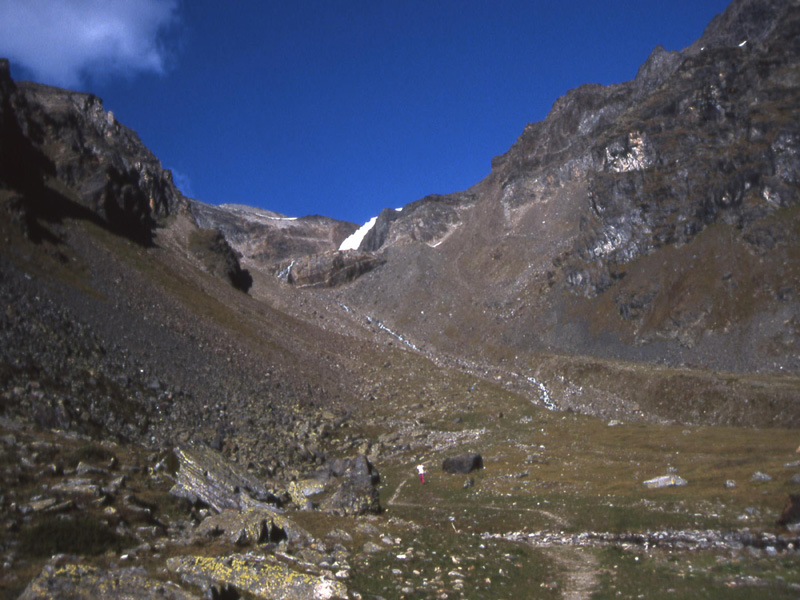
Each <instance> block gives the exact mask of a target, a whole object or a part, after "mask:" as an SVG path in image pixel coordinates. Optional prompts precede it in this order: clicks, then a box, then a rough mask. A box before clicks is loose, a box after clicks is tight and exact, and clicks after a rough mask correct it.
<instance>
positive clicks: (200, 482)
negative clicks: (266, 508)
mask: <svg viewBox="0 0 800 600" xmlns="http://www.w3.org/2000/svg"><path fill="white" fill-rule="evenodd" d="M167 463H168V468H169V469H170V471H171V472H172V473H173V475H172V476H173V478H174V480H175V485H174V486H173V488H172V490H171V493H172V494H173V495H175V496H178V497H180V498H186V499H188V500H189V501H191V502H196V501H198V500H199V501H201V502H203V503H204V504H207V505H208V506H210V507H211V508H213V509H214V510H215V511H217V512H222V511H224V510H226V509H236V510H242V509H245V508H250V507H253V506H258V505H259V504H258V503H259V502H273V501H274V500H275V496H274V495H273V494H272V493H271V492H270V491H269V490H267V488H266V486H264V484H263V483H261V482H260V481H258V480H257V479H255V478H254V477H252V476H251V475H249V474H248V473H247V472H245V471H244V470H242V469H240V468H238V467H237V466H236V465H234V464H233V463H230V462H228V461H227V460H225V458H224V457H223V456H222V455H221V454H219V453H218V452H215V451H214V450H211V449H210V448H207V447H205V446H199V445H198V446H187V447H184V448H177V449H175V451H174V453H173V454H172V455H170V456H169V457H168V459H167ZM254 501H255V502H254Z"/></svg>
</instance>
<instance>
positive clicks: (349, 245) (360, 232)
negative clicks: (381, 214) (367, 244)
mask: <svg viewBox="0 0 800 600" xmlns="http://www.w3.org/2000/svg"><path fill="white" fill-rule="evenodd" d="M377 220H378V217H372V218H371V219H370V220H369V221H367V222H366V223H364V224H363V225H362V226H361V227H359V228H358V229H356V230H355V231H354V232H353V233H351V234H350V237H348V238H346V239H345V240H344V241H343V242H342V243H341V245H340V246H339V250H358V247H359V246H360V245H361V242H362V241H364V236H366V235H367V234H368V233H369V230H370V229H372V228H373V227H374V226H375V221H377Z"/></svg>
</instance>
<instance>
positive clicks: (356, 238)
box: [339, 208, 403, 251]
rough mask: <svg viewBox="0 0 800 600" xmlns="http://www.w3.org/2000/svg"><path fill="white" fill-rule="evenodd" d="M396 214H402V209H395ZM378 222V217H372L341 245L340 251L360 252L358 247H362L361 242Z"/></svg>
mask: <svg viewBox="0 0 800 600" xmlns="http://www.w3.org/2000/svg"><path fill="white" fill-rule="evenodd" d="M394 210H395V211H396V212H400V211H402V210H403V209H402V208H395V209H394ZM377 220H378V217H372V218H371V219H370V220H369V221H367V222H366V223H364V224H363V225H362V226H361V227H359V228H358V229H356V230H355V231H354V232H353V233H352V234H351V235H350V237H348V238H347V239H345V240H344V241H343V242H342V243H341V244H340V245H339V250H340V251H342V250H358V247H359V246H360V245H361V242H363V241H364V237H365V236H366V235H367V234H368V233H369V230H370V229H372V228H373V227H375V222H376V221H377Z"/></svg>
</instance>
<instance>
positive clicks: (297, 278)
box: [279, 251, 384, 287]
mask: <svg viewBox="0 0 800 600" xmlns="http://www.w3.org/2000/svg"><path fill="white" fill-rule="evenodd" d="M383 262H384V261H383V260H382V259H380V258H378V257H377V256H375V255H373V254H369V253H365V252H356V251H344V252H338V251H334V252H325V253H323V254H314V255H312V256H305V257H301V258H297V259H293V260H292V261H290V262H288V263H284V264H283V265H281V267H280V270H279V278H281V279H283V280H284V281H286V282H287V283H291V284H293V285H296V286H300V287H335V286H338V285H342V284H345V283H349V282H351V281H353V280H355V279H357V278H358V277H360V276H361V275H363V274H364V273H368V272H369V271H371V270H373V269H375V268H376V267H378V266H380V265H381V264H383Z"/></svg>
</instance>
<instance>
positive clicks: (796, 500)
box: [778, 494, 800, 525]
mask: <svg viewBox="0 0 800 600" xmlns="http://www.w3.org/2000/svg"><path fill="white" fill-rule="evenodd" d="M797 522H800V494H789V498H788V500H787V501H786V506H785V507H784V508H783V512H782V513H781V516H780V518H779V519H778V525H791V524H792V523H797Z"/></svg>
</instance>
